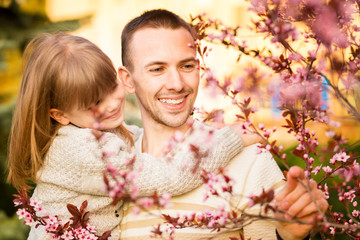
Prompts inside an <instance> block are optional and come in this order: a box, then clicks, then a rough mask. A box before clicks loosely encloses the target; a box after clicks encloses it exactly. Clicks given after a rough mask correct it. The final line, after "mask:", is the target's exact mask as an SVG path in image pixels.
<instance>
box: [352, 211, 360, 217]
mask: <svg viewBox="0 0 360 240" xmlns="http://www.w3.org/2000/svg"><path fill="white" fill-rule="evenodd" d="M359 212H360V211H359V210H354V211H353V212H352V215H353V216H354V217H358V216H359Z"/></svg>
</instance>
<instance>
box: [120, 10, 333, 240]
mask: <svg viewBox="0 0 360 240" xmlns="http://www.w3.org/2000/svg"><path fill="white" fill-rule="evenodd" d="M193 42H194V37H193V35H192V31H191V28H190V27H189V25H188V24H187V23H186V22H185V21H184V20H183V19H181V18H180V17H178V16H177V15H175V14H173V13H171V12H169V11H166V10H152V11H148V12H145V13H144V14H142V15H141V16H139V17H137V18H135V19H133V20H132V21H130V22H129V23H128V24H127V25H126V27H125V28H124V30H123V33H122V60H123V65H124V66H123V67H120V68H119V76H120V79H121V80H122V82H123V83H124V85H125V87H126V89H127V91H128V92H129V93H135V94H136V97H137V100H138V103H139V108H140V112H141V117H142V121H143V127H144V132H143V135H142V136H141V137H140V138H139V140H138V141H137V142H136V148H137V151H139V152H146V153H148V154H149V156H153V157H154V161H156V157H160V156H161V153H162V151H163V147H164V145H163V143H164V141H166V140H168V139H169V138H171V136H173V135H174V133H175V132H176V131H180V132H182V133H183V134H186V132H187V131H188V129H189V125H188V124H187V121H188V119H189V117H190V113H191V111H192V108H193V105H194V102H195V99H196V96H197V92H198V86H199V69H198V68H197V66H198V62H197V60H196V52H195V50H194V48H191V47H189V45H192V44H193ZM196 124H200V123H196ZM256 152H257V151H256V147H254V146H251V147H249V148H247V149H246V150H244V151H243V152H242V153H241V154H239V155H238V156H236V157H235V158H234V159H233V160H232V161H231V163H230V164H229V171H230V172H229V175H231V176H232V177H233V178H234V179H235V181H236V184H235V185H234V192H235V193H236V194H238V195H239V196H240V197H239V198H235V200H236V207H237V208H239V209H241V208H246V206H247V198H246V196H248V194H250V193H251V190H253V192H254V193H255V194H259V193H260V192H261V190H262V187H264V188H266V189H270V188H273V189H275V190H276V189H279V185H281V179H282V174H281V172H280V170H279V168H278V167H277V166H276V164H275V162H274V160H273V159H272V157H271V155H270V154H269V153H266V152H264V153H263V154H260V155H257V154H256ZM287 179H288V181H287V182H286V185H285V186H284V187H283V188H282V189H281V190H279V191H277V192H276V193H277V194H276V200H277V204H278V206H279V207H280V208H281V209H283V210H284V211H285V212H286V215H285V217H287V218H288V219H290V218H292V217H297V218H299V219H301V220H304V221H309V220H311V219H312V218H313V217H314V216H315V215H316V214H319V212H318V209H317V206H318V207H319V208H320V210H321V212H325V210H326V209H327V207H328V203H327V202H326V200H325V199H324V198H323V195H322V192H321V191H320V190H318V189H317V187H316V184H315V183H311V184H310V190H311V195H312V197H313V198H314V199H315V200H316V205H315V204H314V203H313V202H312V200H311V197H310V195H309V193H308V192H307V191H306V190H305V188H304V187H303V185H302V184H301V183H300V182H299V181H298V179H300V180H301V181H303V182H305V184H307V183H306V181H305V180H304V173H303V170H302V169H300V168H298V167H294V168H291V169H290V170H289V172H288V175H287ZM202 194H203V190H202V188H198V189H195V190H194V191H192V192H190V193H187V194H185V195H183V196H180V197H176V198H173V199H172V200H171V202H172V203H173V207H170V210H165V211H167V212H166V213H171V212H172V213H173V214H174V213H175V214H176V210H178V212H179V213H180V214H182V213H188V211H187V210H186V208H187V207H189V208H190V210H194V211H195V210H196V211H201V210H203V209H204V208H207V207H210V208H216V207H219V205H220V202H221V200H217V199H213V198H210V200H209V201H210V203H203V202H202ZM233 200H234V199H232V203H233V202H234V201H233ZM223 203H224V202H221V204H223ZM228 207H229V206H228ZM127 212H128V211H125V217H124V219H123V224H122V230H123V235H122V239H144V237H146V236H147V235H149V234H150V231H149V226H150V225H151V224H153V225H154V224H155V226H156V222H158V221H155V219H154V217H143V216H139V218H138V219H137V220H136V218H132V217H131V216H130V215H129V214H126V213H127ZM175 216H176V215H175ZM252 225H254V226H255V227H253V228H251V227H249V228H244V233H245V238H246V239H247V238H249V237H252V238H253V239H258V238H259V236H261V237H262V238H263V239H276V238H277V237H278V239H304V238H306V237H307V236H308V234H309V231H310V230H311V225H305V224H304V225H300V226H299V224H295V223H284V222H277V223H276V229H275V225H273V223H269V221H261V222H258V223H257V222H255V223H254V224H252ZM247 229H248V230H247ZM181 230H183V231H181ZM181 230H180V231H179V233H176V234H175V238H176V237H179V238H176V239H200V238H203V237H206V238H208V237H212V238H216V237H219V239H226V238H227V239H228V237H230V236H237V237H238V236H239V235H238V234H236V235H234V234H233V233H227V232H225V233H224V232H221V233H220V234H219V235H217V233H213V232H209V231H206V230H203V229H181ZM257 232H265V233H264V235H262V234H258V233H257ZM276 234H277V235H276Z"/></svg>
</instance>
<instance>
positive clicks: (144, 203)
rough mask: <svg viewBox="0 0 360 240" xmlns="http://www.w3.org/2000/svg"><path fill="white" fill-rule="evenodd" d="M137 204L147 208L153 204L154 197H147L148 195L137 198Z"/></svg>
mask: <svg viewBox="0 0 360 240" xmlns="http://www.w3.org/2000/svg"><path fill="white" fill-rule="evenodd" d="M139 204H140V205H142V206H143V207H145V208H149V207H152V206H153V205H154V199H152V198H149V197H144V198H141V199H140V200H139Z"/></svg>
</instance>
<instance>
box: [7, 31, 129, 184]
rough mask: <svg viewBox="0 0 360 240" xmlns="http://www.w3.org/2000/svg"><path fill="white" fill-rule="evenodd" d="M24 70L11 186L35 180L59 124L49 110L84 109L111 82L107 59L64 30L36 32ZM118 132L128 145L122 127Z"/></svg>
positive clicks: (113, 72)
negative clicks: (63, 31)
mask: <svg viewBox="0 0 360 240" xmlns="http://www.w3.org/2000/svg"><path fill="white" fill-rule="evenodd" d="M24 63H25V65H24V66H25V68H24V73H23V78H22V82H21V86H20V92H19V96H18V100H17V104H16V107H15V110H14V116H13V121H12V126H11V131H10V137H9V149H8V150H9V151H8V163H9V175H8V179H7V181H8V182H9V183H12V184H13V185H14V186H15V187H17V188H19V187H21V186H25V187H29V185H28V184H29V183H36V174H37V172H38V170H39V169H40V168H41V167H42V165H43V159H44V156H45V154H46V152H47V150H48V149H49V147H50V144H51V143H52V140H53V139H54V137H55V135H56V133H57V130H58V129H59V128H60V126H61V125H60V124H59V123H58V122H56V121H55V120H53V119H52V118H50V108H57V109H60V110H62V111H68V110H72V109H74V108H75V107H76V108H78V109H81V108H86V107H89V106H90V105H91V104H93V103H96V101H98V100H99V99H102V98H103V97H104V96H106V95H107V94H109V93H111V92H112V91H113V89H114V87H115V85H116V81H117V75H116V69H115V68H114V66H113V63H112V62H111V60H110V59H109V58H108V57H107V56H106V55H105V54H104V53H103V52H102V51H101V50H100V49H99V48H98V47H97V46H96V45H94V44H93V43H91V42H90V41H88V40H86V39H84V38H82V37H78V36H73V35H69V34H65V33H57V34H53V35H52V34H41V35H39V36H38V37H36V38H34V39H33V40H32V41H31V42H30V43H29V44H28V45H27V47H26V49H25V52H24ZM119 128H120V131H121V133H122V134H123V135H124V136H125V137H126V139H127V140H128V141H129V142H130V143H131V144H133V141H132V138H131V136H130V134H129V132H128V131H127V130H126V128H125V127H123V126H122V125H121V126H120V127H119Z"/></svg>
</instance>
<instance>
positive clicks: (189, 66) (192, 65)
mask: <svg viewBox="0 0 360 240" xmlns="http://www.w3.org/2000/svg"><path fill="white" fill-rule="evenodd" d="M194 68H195V65H194V64H185V65H184V66H183V69H185V70H187V71H189V70H192V69H194Z"/></svg>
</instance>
